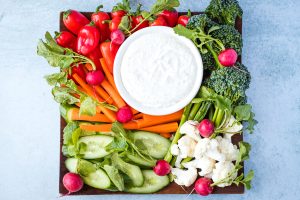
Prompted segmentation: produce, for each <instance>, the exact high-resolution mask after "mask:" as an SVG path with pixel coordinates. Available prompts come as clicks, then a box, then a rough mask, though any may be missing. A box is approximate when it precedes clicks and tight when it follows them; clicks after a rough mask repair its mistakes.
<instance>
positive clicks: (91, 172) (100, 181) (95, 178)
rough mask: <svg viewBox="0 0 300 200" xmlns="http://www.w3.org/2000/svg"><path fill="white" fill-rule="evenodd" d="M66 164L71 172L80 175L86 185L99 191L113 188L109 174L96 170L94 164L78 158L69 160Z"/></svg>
mask: <svg viewBox="0 0 300 200" xmlns="http://www.w3.org/2000/svg"><path fill="white" fill-rule="evenodd" d="M65 164H66V167H67V169H68V170H69V171H70V172H72V173H78V174H79V175H80V176H81V177H82V180H83V182H84V183H85V184H87V185H89V186H91V187H94V188H98V189H107V188H109V187H111V181H110V179H109V177H108V176H107V174H106V173H105V172H104V171H103V170H102V169H98V168H96V167H95V165H93V163H91V162H88V161H86V160H79V159H77V158H68V159H67V160H66V161H65ZM78 164H79V165H80V166H78ZM78 168H80V169H78Z"/></svg>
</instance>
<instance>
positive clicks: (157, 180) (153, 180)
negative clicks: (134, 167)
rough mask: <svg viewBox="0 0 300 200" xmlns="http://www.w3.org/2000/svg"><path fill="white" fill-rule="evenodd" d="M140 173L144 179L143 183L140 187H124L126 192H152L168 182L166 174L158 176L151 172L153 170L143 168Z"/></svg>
mask: <svg viewBox="0 0 300 200" xmlns="http://www.w3.org/2000/svg"><path fill="white" fill-rule="evenodd" d="M142 173H143V176H144V179H145V181H144V184H143V185H142V186H141V187H129V188H126V189H125V191H126V192H130V193H139V194H149V193H154V192H157V191H159V190H161V189H162V188H164V187H166V186H167V185H169V183H170V181H169V177H168V176H158V175H156V174H155V173H154V172H153V170H143V171H142Z"/></svg>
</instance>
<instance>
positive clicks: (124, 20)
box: [118, 15, 132, 34]
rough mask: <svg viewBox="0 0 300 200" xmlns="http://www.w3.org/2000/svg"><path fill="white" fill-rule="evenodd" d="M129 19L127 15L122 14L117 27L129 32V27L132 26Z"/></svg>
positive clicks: (126, 32)
mask: <svg viewBox="0 0 300 200" xmlns="http://www.w3.org/2000/svg"><path fill="white" fill-rule="evenodd" d="M131 21H132V20H131V17H129V16H128V15H125V16H123V17H122V20H121V22H120V24H119V26H118V28H119V29H120V30H121V31H123V32H124V33H125V34H130V29H131V27H132V26H131V24H132V23H131Z"/></svg>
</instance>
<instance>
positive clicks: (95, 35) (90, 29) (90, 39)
mask: <svg viewBox="0 0 300 200" xmlns="http://www.w3.org/2000/svg"><path fill="white" fill-rule="evenodd" d="M99 41H100V32H99V30H98V28H97V27H96V26H95V25H94V23H93V22H92V23H90V24H88V25H85V26H84V27H82V28H81V29H80V31H79V33H78V38H77V52H78V53H80V54H82V55H88V54H89V53H91V52H92V51H93V50H94V49H95V48H96V47H97V46H98V44H99Z"/></svg>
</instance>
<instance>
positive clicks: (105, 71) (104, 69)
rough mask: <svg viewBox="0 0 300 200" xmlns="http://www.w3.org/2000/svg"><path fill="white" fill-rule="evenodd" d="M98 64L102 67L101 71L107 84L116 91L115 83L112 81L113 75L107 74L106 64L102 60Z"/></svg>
mask: <svg viewBox="0 0 300 200" xmlns="http://www.w3.org/2000/svg"><path fill="white" fill-rule="evenodd" d="M100 63H101V65H102V69H103V72H104V74H105V76H106V78H107V80H108V82H109V83H110V84H111V85H112V86H113V87H114V88H115V89H116V85H115V81H114V77H113V75H112V74H111V73H110V72H109V69H108V67H107V64H106V62H105V60H104V58H100Z"/></svg>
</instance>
